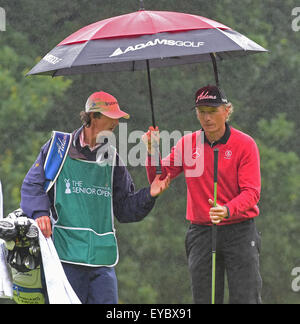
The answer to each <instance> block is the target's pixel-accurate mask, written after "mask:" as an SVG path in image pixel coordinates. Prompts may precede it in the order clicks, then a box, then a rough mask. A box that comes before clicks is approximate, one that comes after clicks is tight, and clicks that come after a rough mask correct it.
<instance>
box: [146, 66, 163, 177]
mask: <svg viewBox="0 0 300 324" xmlns="http://www.w3.org/2000/svg"><path fill="white" fill-rule="evenodd" d="M146 64H147V76H148V85H149V97H150V106H151V114H152V125H153V127H154V129H155V127H156V123H155V115H154V104H153V94H152V84H151V73H150V65H149V60H146ZM154 150H155V152H154V154H155V162H156V163H155V165H156V174H162V169H161V162H160V154H159V145H155V146H154Z"/></svg>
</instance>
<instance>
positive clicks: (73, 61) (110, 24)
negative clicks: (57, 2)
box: [28, 10, 266, 76]
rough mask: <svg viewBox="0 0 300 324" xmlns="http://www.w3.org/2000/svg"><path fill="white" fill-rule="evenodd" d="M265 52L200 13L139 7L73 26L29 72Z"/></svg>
mask: <svg viewBox="0 0 300 324" xmlns="http://www.w3.org/2000/svg"><path fill="white" fill-rule="evenodd" d="M265 51H266V50H265V49H264V48H263V47H261V46H260V45H258V44H256V43H255V42H253V41H251V40H250V39H249V38H247V37H245V36H243V35H241V34H240V33H238V32H236V31H234V30H232V29H231V28H229V27H227V26H225V25H223V24H220V23H218V22H216V21H213V20H210V19H207V18H205V17H201V16H196V15H191V14H186V13H179V12H168V11H146V10H140V11H137V12H133V13H130V14H126V15H121V16H117V17H113V18H109V19H105V20H102V21H99V22H96V23H94V24H91V25H88V26H86V27H84V28H82V29H80V30H78V31H77V32H75V33H74V34H72V35H70V36H69V37H67V38H66V39H65V40H63V41H62V42H60V43H59V44H58V45H57V46H56V47H55V48H54V49H53V50H52V51H50V52H49V53H48V54H47V55H46V56H45V57H44V58H43V59H42V60H41V61H40V62H39V63H38V64H37V65H36V66H35V67H34V68H33V69H32V70H31V71H30V72H29V73H28V75H33V74H46V75H52V76H60V75H71V74H80V73H91V72H107V71H126V70H128V71H135V70H142V69H147V68H149V67H150V68H152V67H162V66H172V65H180V64H187V63H196V62H203V61H209V60H211V59H212V58H213V60H214V59H216V60H221V59H226V58H231V57H236V56H241V55H247V54H254V53H259V52H265ZM212 53H214V55H213V57H212V55H211V54H212Z"/></svg>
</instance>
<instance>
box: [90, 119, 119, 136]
mask: <svg viewBox="0 0 300 324" xmlns="http://www.w3.org/2000/svg"><path fill="white" fill-rule="evenodd" d="M92 123H93V126H94V127H95V128H96V132H97V133H99V132H102V131H110V132H113V131H114V130H115V128H116V127H117V126H118V125H119V119H112V118H110V117H107V116H105V115H101V118H93V119H92Z"/></svg>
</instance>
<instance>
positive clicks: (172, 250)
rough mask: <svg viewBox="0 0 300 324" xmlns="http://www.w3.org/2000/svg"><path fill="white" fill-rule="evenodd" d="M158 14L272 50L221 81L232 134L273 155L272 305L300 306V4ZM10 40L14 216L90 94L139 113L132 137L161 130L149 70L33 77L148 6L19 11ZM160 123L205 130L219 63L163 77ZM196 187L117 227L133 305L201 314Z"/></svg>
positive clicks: (7, 166) (154, 6)
mask: <svg viewBox="0 0 300 324" xmlns="http://www.w3.org/2000/svg"><path fill="white" fill-rule="evenodd" d="M144 4H145V8H146V9H147V10H166V11H179V12H187V13H192V14H197V15H201V16H205V17H208V18H211V19H213V20H217V21H219V22H221V23H223V24H225V25H227V26H230V27H231V28H233V29H235V30H237V31H239V32H240V33H243V34H245V35H246V36H248V37H250V38H251V39H253V40H254V41H257V42H258V43H259V44H260V45H262V46H264V47H265V48H267V49H268V50H269V53H267V54H259V55H253V56H250V57H244V58H240V59H234V60H228V61H224V62H221V63H220V64H219V70H220V81H221V85H222V87H223V88H224V89H225V92H226V94H227V96H228V97H229V98H230V100H231V101H232V103H233V104H234V107H235V112H234V114H233V116H232V121H231V124H232V125H233V126H234V127H236V128H238V129H241V130H242V131H244V132H246V133H248V134H250V135H251V136H252V137H253V138H254V139H255V140H256V142H257V143H258V146H259V149H260V154H261V171H262V194H261V200H260V203H259V207H260V210H261V215H260V216H259V217H258V219H257V225H258V228H259V230H260V231H261V232H262V238H263V241H262V242H263V243H262V251H261V268H262V277H263V283H264V285H263V301H264V302H265V303H271V304H280V303H299V300H300V299H299V293H295V292H293V291H292V288H291V283H292V280H293V279H294V278H293V277H292V276H291V271H292V269H293V268H294V267H296V266H300V263H299V262H300V255H299V253H300V252H299V251H300V243H299V234H300V224H299V207H300V200H299V189H300V172H299V171H300V170H299V168H300V164H299V154H300V146H299V140H298V139H299V137H300V136H299V135H300V134H299V129H300V128H299V120H300V118H299V117H300V112H299V102H300V92H299V82H298V76H299V75H300V53H299V36H300V32H298V33H297V32H294V31H293V30H292V28H291V23H292V20H293V18H294V17H292V16H291V11H292V9H293V8H294V7H296V6H297V5H296V1H292V0H286V1H275V0H266V1H258V0H251V1H250V0H243V1H237V0H223V1H220V0H211V1H204V0H186V1H181V0H168V1H167V0H160V1H157V0H144ZM0 5H1V7H3V8H4V9H5V11H6V24H7V25H6V31H5V32H0V134H1V140H0V178H1V181H2V183H3V187H4V199H5V200H4V203H5V214H7V213H8V212H10V211H11V210H13V209H16V208H17V207H18V206H19V202H20V186H21V184H22V180H23V178H24V176H25V175H26V172H27V171H28V169H29V168H30V167H31V165H32V163H33V162H34V160H35V158H36V156H37V154H38V152H39V149H40V147H41V146H42V144H43V143H45V141H46V140H47V139H48V138H49V136H50V133H51V131H52V130H53V129H55V130H61V131H72V130H73V129H75V128H78V127H79V126H80V121H79V117H78V116H79V112H80V111H81V110H82V109H83V107H84V104H85V101H86V99H87V97H88V95H89V94H90V93H91V92H93V91H97V90H100V89H102V90H104V91H107V92H110V93H112V94H113V95H115V96H116V97H117V98H118V100H119V103H120V105H121V106H122V107H126V111H128V112H129V113H130V114H131V119H130V120H129V122H128V133H129V132H130V131H133V130H146V129H147V128H148V126H150V123H151V114H150V104H149V95H148V85H147V77H146V73H145V72H144V71H141V72H134V73H133V72H122V73H107V74H93V75H79V76H72V77H69V78H62V77H59V78H55V79H51V78H49V77H36V76H35V77H25V74H26V72H27V71H28V70H29V69H30V68H31V67H33V66H34V65H35V63H36V62H38V61H39V60H40V59H41V57H43V56H44V55H45V54H46V53H47V52H49V51H50V50H51V49H52V48H53V47H55V46H56V45H57V44H58V43H59V42H60V41H61V40H63V39H64V38H65V37H67V36H68V35H70V34H71V33H72V32H74V31H76V30H78V29H79V28H81V27H83V26H85V25H88V24H90V23H93V22H95V21H98V20H101V19H105V18H108V17H112V16H116V15H121V14H126V13H129V12H132V11H137V10H138V9H139V1H138V0H127V1H124V0H110V1H104V0H89V1H88V0H81V1H79V0H63V1H61V0H52V1H44V0H43V1H37V0H9V1H1V4H0ZM152 82H153V94H154V104H155V110H156V118H157V124H158V125H159V127H160V129H161V130H168V131H170V132H171V131H173V130H175V129H176V130H179V131H181V132H182V133H183V132H184V131H185V130H188V131H195V130H197V129H199V127H200V126H199V123H198V121H197V120H196V117H195V114H194V112H191V110H190V107H192V105H193V97H194V93H195V91H196V90H197V89H198V88H199V87H201V86H203V85H206V84H208V83H211V84H212V83H214V75H213V70H212V66H211V65H210V64H209V63H202V64H196V65H187V66H180V67H172V68H163V69H157V70H155V69H153V70H152ZM128 168H129V171H130V172H131V174H132V177H133V179H134V181H135V184H136V189H139V188H142V187H145V186H147V185H148V181H147V177H146V174H145V170H144V167H143V166H139V167H130V166H129V167H128ZM185 205H186V185H185V180H184V177H183V175H181V176H179V177H178V178H177V179H175V180H174V181H173V182H172V185H171V187H170V189H169V190H168V191H167V192H165V193H164V194H163V195H162V196H161V197H159V198H158V199H157V202H156V205H155V208H154V209H153V210H152V212H151V213H150V214H149V215H148V216H147V217H146V219H145V220H144V221H142V222H140V223H136V224H116V227H117V233H118V241H119V246H120V262H119V264H118V266H117V275H118V279H119V295H120V302H121V303H133V304H135V303H142V304H143V303H158V304H160V303H168V304H172V303H174V304H187V303H192V297H191V291H190V279H189V274H188V270H187V262H186V256H185V250H184V239H185V233H186V230H187V227H188V222H187V221H186V220H185Z"/></svg>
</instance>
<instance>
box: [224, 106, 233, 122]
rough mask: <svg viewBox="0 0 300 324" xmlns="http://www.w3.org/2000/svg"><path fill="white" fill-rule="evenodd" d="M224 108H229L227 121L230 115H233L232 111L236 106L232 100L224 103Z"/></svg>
mask: <svg viewBox="0 0 300 324" xmlns="http://www.w3.org/2000/svg"><path fill="white" fill-rule="evenodd" d="M224 108H229V112H228V117H227V119H226V121H227V122H228V121H229V120H230V116H231V115H232V113H233V111H234V107H233V104H232V103H231V102H228V103H227V104H224Z"/></svg>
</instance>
